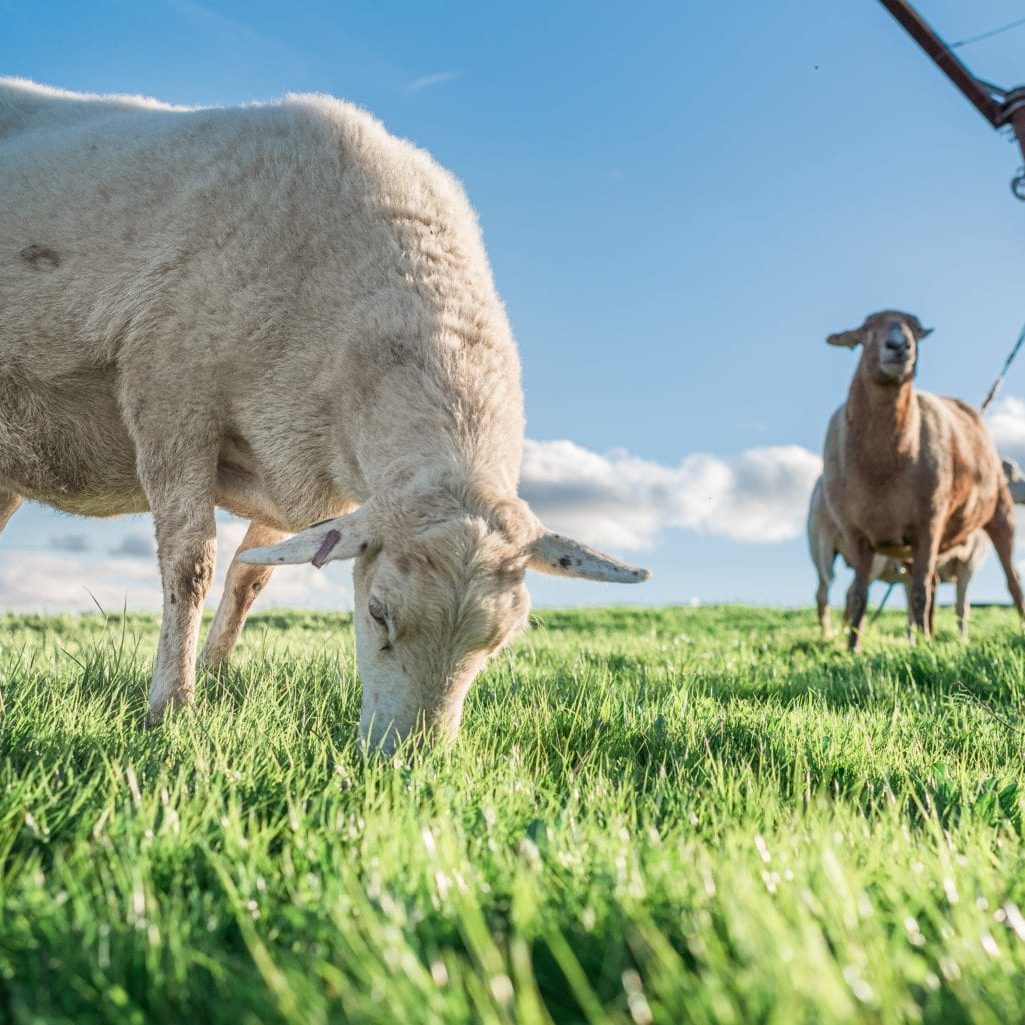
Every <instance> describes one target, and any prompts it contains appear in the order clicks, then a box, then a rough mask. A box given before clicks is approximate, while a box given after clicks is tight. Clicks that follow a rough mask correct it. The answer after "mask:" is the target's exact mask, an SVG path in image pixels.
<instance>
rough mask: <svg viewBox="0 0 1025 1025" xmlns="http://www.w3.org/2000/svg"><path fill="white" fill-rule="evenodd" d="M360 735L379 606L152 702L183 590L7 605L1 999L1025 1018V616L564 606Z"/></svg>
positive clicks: (46, 1008) (450, 1015) (257, 651)
mask: <svg viewBox="0 0 1025 1025" xmlns="http://www.w3.org/2000/svg"><path fill="white" fill-rule="evenodd" d="M538 618H539V622H538V624H537V626H536V628H535V629H534V630H533V631H532V632H531V633H530V634H529V635H528V636H526V637H525V638H523V639H522V640H520V641H519V642H518V643H517V644H516V645H515V646H514V647H513V649H512V650H510V651H509V652H507V653H505V654H504V655H502V656H500V657H499V658H498V659H497V660H495V662H494V663H492V665H491V666H490V667H489V669H488V670H487V671H486V672H485V673H484V674H483V675H482V676H481V678H480V679H479V680H478V682H477V684H476V686H475V688H474V691H473V693H472V695H471V698H470V700H469V701H468V703H467V709H466V716H465V721H464V727H463V732H462V734H461V737H460V741H459V743H458V745H457V746H456V748H455V749H454V750H453V751H451V752H450V753H448V754H445V753H442V752H427V753H422V754H421V755H419V756H418V757H416V758H413V759H407V760H406V761H404V762H403V761H396V762H394V763H392V762H385V761H382V760H378V759H373V760H371V761H369V762H367V763H366V764H365V763H364V762H363V761H362V760H361V758H360V756H359V752H358V749H357V747H356V744H355V723H356V720H357V718H358V708H359V685H358V681H357V679H356V676H355V671H354V664H353V662H354V660H353V642H352V636H351V628H350V625H349V623H348V621H347V620H346V619H345V618H344V617H341V616H335V615H330V616H329V615H312V614H311V615H302V614H279V615H275V614H266V615H262V616H256V617H254V618H253V620H252V622H251V623H250V626H249V627H248V628H247V632H246V635H245V639H244V641H243V645H242V649H241V651H240V657H239V659H238V661H237V665H236V668H235V669H234V670H233V671H231V672H229V673H228V674H226V675H225V676H223V677H222V678H220V679H214V678H207V679H205V680H202V681H201V684H200V698H199V701H198V703H197V706H196V708H195V710H194V712H189V713H186V714H184V715H180V716H177V717H175V718H174V719H173V720H172V721H170V722H169V723H168V724H166V725H165V726H163V727H160V728H156V729H149V728H146V727H145V725H144V707H145V705H144V696H145V691H146V687H147V682H148V681H147V676H148V671H149V660H150V658H151V656H152V650H153V645H154V643H155V638H156V625H155V621H154V620H153V619H152V618H150V617H145V616H129V617H128V618H127V621H124V620H122V619H121V618H119V617H113V618H111V619H110V620H109V621H107V622H104V621H103V620H102V619H101V618H100V617H98V616H95V617H90V616H86V617H83V618H78V619H73V618H40V617H29V616H6V617H3V618H2V620H0V643H2V648H0V702H2V709H0V716H2V717H0V898H2V899H0V909H2V910H0V1022H3V1023H6V1022H18V1023H21V1022H48V1023H49V1022H61V1021H75V1022H93V1021H96V1022H99V1021H108V1022H117V1023H122V1022H165V1021H166V1022H175V1023H183V1022H184V1023H186V1025H191V1023H200V1022H225V1023H229V1022H230V1023H232V1025H237V1023H245V1022H294V1023H297V1025H298V1023H302V1025H311V1023H319V1022H349V1021H351V1022H365V1023H378V1022H379V1023H382V1025H383V1023H388V1025H391V1023H396V1022H397V1023H403V1025H405V1023H410V1025H412V1023H418V1022H431V1023H434V1022H483V1023H491V1022H494V1023H508V1022H524V1023H534V1022H536V1023H542V1022H560V1023H561V1022H587V1023H592V1025H598V1023H606V1022H607V1023H624V1025H625V1023H629V1022H634V1023H638V1025H643V1023H645V1022H651V1021H654V1022H666V1023H673V1025H675V1023H684V1022H700V1023H711V1022H735V1023H738V1025H751V1023H761V1022H765V1023H770V1022H771V1023H779V1025H794V1023H803V1022H807V1023H831V1022H848V1021H849V1022H880V1023H881V1022H980V1023H984V1022H993V1023H999V1025H1008V1023H1013V1022H1017V1021H1021V1020H1023V1014H1025V1012H1023V1009H1022V1008H1023V1000H1022V994H1023V992H1025V917H1023V916H1025V912H1023V911H1021V910H1019V908H1025V863H1023V846H1022V830H1023V822H1025V818H1023V814H1025V764H1023V758H1022V749H1023V732H1022V730H1023V729H1025V726H1023V722H1022V701H1023V698H1025V645H1023V641H1022V638H1021V635H1020V633H1019V630H1018V627H1017V626H1016V624H1015V622H1014V620H1013V619H1012V617H1011V616H1010V614H1009V613H1007V612H1006V611H1004V610H1000V609H987V610H982V611H979V612H977V613H976V616H975V621H974V624H973V626H974V639H973V641H972V642H971V643H970V644H969V645H964V644H962V643H960V642H959V641H958V640H957V639H956V638H955V637H954V634H953V621H952V614H951V613H950V612H949V611H948V610H943V611H942V612H941V615H940V620H941V632H940V637H939V640H938V641H937V642H936V643H935V644H933V645H930V646H925V645H920V646H918V647H909V646H908V645H907V644H906V643H905V642H904V641H903V640H902V639H901V638H900V636H899V634H900V631H901V625H900V618H899V617H898V616H897V614H895V613H894V614H888V615H887V616H885V617H884V618H883V619H882V620H881V622H880V625H879V628H878V629H877V630H876V631H874V633H873V635H872V637H871V639H870V640H869V641H868V642H867V644H866V651H865V653H864V654H862V655H860V656H855V657H850V656H848V655H847V654H846V653H845V652H844V651H842V650H841V647H840V645H839V644H838V643H837V644H835V645H827V644H823V643H821V642H820V641H819V639H818V636H817V627H816V626H815V624H814V616H813V614H812V613H811V612H810V611H799V612H784V611H772V610H757V609H750V608H741V607H734V608H707V609H676V608H671V609H657V610H631V609H600V610H590V611H577V612H549V613H542V614H541V615H540V616H539V617H538Z"/></svg>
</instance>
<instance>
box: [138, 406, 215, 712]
mask: <svg viewBox="0 0 1025 1025" xmlns="http://www.w3.org/2000/svg"><path fill="white" fill-rule="evenodd" d="M136 451H137V460H138V472H139V480H140V482H141V483H142V486H143V488H144V489H145V492H146V497H147V499H148V500H149V506H150V509H151V510H152V512H153V523H154V527H155V528H156V536H157V560H158V562H159V564H160V579H161V584H162V586H163V592H164V602H163V615H162V618H161V621H160V641H159V644H158V646H157V660H156V665H155V667H154V669H153V680H152V684H151V686H150V692H149V707H150V715H151V716H152V718H153V719H154V720H160V719H162V718H163V716H164V713H165V711H166V710H167V708H168V706H169V705H170V706H176V705H184V704H188V703H189V702H190V701H191V700H192V697H193V695H194V693H195V688H196V644H197V641H198V640H199V626H200V621H201V619H202V614H203V602H204V601H205V600H206V596H207V593H208V592H209V590H210V584H211V583H212V581H213V573H214V555H215V552H216V545H217V529H216V524H215V522H214V494H215V490H214V489H215V485H216V467H217V448H216V444H213V445H210V446H204V445H203V443H202V440H201V439H199V438H195V437H191V438H190V437H189V436H188V435H184V436H183V435H180V434H176V432H175V431H173V430H168V428H167V425H166V424H164V425H162V426H161V427H160V429H159V430H157V431H148V432H146V435H145V436H144V437H142V438H139V439H138V440H137V442H136Z"/></svg>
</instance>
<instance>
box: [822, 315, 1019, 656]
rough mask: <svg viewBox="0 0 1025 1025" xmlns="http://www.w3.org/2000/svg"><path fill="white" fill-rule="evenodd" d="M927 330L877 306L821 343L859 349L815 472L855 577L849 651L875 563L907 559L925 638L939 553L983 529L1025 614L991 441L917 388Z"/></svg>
mask: <svg viewBox="0 0 1025 1025" xmlns="http://www.w3.org/2000/svg"><path fill="white" fill-rule="evenodd" d="M928 334H929V331H928V330H926V329H925V328H923V327H922V325H921V324H920V323H919V321H918V318H917V317H914V316H912V315H911V314H908V313H901V312H899V311H896V310H884V311H882V312H880V313H873V314H872V315H871V316H869V317H867V318H866V320H865V322H864V323H863V324H862V325H861V327H858V328H855V329H854V330H851V331H843V332H840V333H838V334H834V335H830V336H829V338H827V339H826V341H827V342H828V343H829V344H830V345H838V346H845V347H847V348H853V347H855V346H858V345H860V346H861V349H862V352H861V359H860V360H859V362H858V367H857V370H856V371H855V373H854V378H853V380H852V381H851V386H850V390H849V392H848V395H847V401H846V402H845V403H844V405H843V406H841V407H840V408H839V409H838V410H837V411H836V413H834V414H833V417H832V419H831V420H830V422H829V429H828V431H827V433H826V444H825V453H824V464H825V465H824V470H823V496H824V498H825V503H826V505H827V506H828V507H829V511H830V513H831V514H832V516H833V518H834V520H835V521H836V524H837V526H838V527H839V528H840V532H841V534H842V536H843V542H844V545H843V551H844V555H845V557H846V558H847V560H848V561H849V562H850V564H851V566H852V568H853V569H854V583H853V584H852V585H851V587H850V590H849V591H848V592H847V610H846V614H847V618H848V620H849V622H850V635H849V640H848V646H849V647H850V648H851V649H852V650H857V648H858V647H859V646H860V643H861V622H862V619H863V617H864V615H865V609H866V607H867V604H868V585H869V582H870V581H871V579H872V570H873V563H874V560H875V557H876V555H883V556H885V557H887V558H890V559H896V560H898V561H899V562H903V563H910V572H911V579H910V584H909V602H908V622H909V624H910V625H911V626H912V627H917V628H918V630H920V631H921V632H922V633H923V634H924V636H926V637H930V636H931V635H932V615H931V607H932V601H933V594H934V588H935V581H936V568H937V564H938V562H939V557H940V553H941V552H947V551H950V550H952V549H954V548H956V547H959V546H961V545H964V544H965V543H966V542H967V541H968V540H969V538H970V537H971V535H972V533H973V532H974V531H976V530H979V529H982V530H985V532H986V533H987V534H988V535H989V538H990V540H991V541H992V542H993V547H994V549H995V550H996V553H997V557H998V558H999V559H1000V564H1001V566H1002V567H1003V570H1004V575H1005V576H1006V579H1007V587H1008V590H1009V591H1010V593H1011V598H1012V600H1013V601H1014V604H1015V607H1016V608H1017V609H1018V612H1019V614H1020V615H1021V616H1022V617H1023V618H1025V602H1023V599H1022V590H1021V585H1020V582H1019V579H1018V571H1017V569H1016V568H1015V566H1014V560H1013V550H1014V506H1013V503H1012V501H1011V493H1010V490H1009V489H1008V485H1007V480H1006V479H1005V477H1004V474H1003V472H1002V471H1001V466H1000V457H999V456H998V455H997V451H996V448H995V446H994V445H993V440H992V438H990V436H989V432H988V431H987V430H986V428H985V426H984V425H983V423H982V420H981V418H980V416H979V414H978V412H976V411H975V410H974V409H972V407H971V406H969V405H968V404H967V403H964V402H961V401H960V400H958V399H951V398H942V397H940V396H937V395H932V394H930V393H929V392H921V391H918V390H917V389H916V388H915V387H914V384H913V379H914V376H915V369H916V366H917V362H918V345H919V343H920V342H921V341H922V339H923V338H925V337H926V336H927V335H928Z"/></svg>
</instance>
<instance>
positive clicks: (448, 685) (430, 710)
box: [240, 491, 649, 752]
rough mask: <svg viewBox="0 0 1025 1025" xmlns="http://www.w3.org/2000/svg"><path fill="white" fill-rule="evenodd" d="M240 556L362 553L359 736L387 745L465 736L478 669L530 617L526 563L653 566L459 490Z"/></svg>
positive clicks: (619, 573)
mask: <svg viewBox="0 0 1025 1025" xmlns="http://www.w3.org/2000/svg"><path fill="white" fill-rule="evenodd" d="M240 558H241V559H242V560H243V561H245V562H251V563H257V564H264V565H278V564H281V563H303V562H309V563H312V564H314V565H318V566H319V565H323V564H324V563H325V562H330V561H332V560H334V559H352V558H354V559H355V567H354V571H353V578H354V582H355V610H354V614H353V619H354V623H355V630H356V656H357V661H358V664H359V671H360V678H361V680H362V684H363V703H362V711H361V715H360V736H361V738H362V740H363V741H364V743H366V744H368V745H370V746H373V747H377V748H380V749H382V750H384V751H385V752H390V751H391V750H393V749H394V748H395V746H396V745H397V744H398V743H399V742H400V741H401V740H402V739H403V738H405V737H407V736H409V735H410V734H420V733H428V734H437V735H441V736H449V737H450V736H453V735H454V734H455V732H456V730H457V728H458V726H459V722H460V720H461V718H462V709H463V702H464V700H465V698H466V695H467V692H468V691H469V689H470V684H471V683H472V682H473V679H474V677H475V676H476V675H477V673H478V672H479V671H480V669H481V667H482V666H483V665H484V663H485V662H486V661H487V659H488V658H489V657H490V656H491V655H493V654H494V653H495V652H497V651H498V650H500V649H501V648H502V647H503V646H504V645H506V644H507V643H508V642H509V641H510V640H511V639H512V638H513V637H515V636H516V635H517V634H518V633H519V632H521V631H522V630H524V629H525V628H526V626H527V623H528V613H529V611H530V596H529V595H528V593H527V590H526V587H525V586H524V576H525V573H526V570H528V569H535V570H538V571H540V572H544V573H551V574H556V575H560V576H570V577H581V578H584V579H588V580H604V581H611V582H620V583H634V582H639V581H642V580H646V579H647V578H648V576H649V573H648V572H647V570H643V569H638V568H636V567H632V566H627V565H625V564H624V563H621V562H619V561H617V560H616V559H613V558H611V557H610V556H607V555H603V554H602V553H601V552H596V551H594V550H593V549H590V548H587V547H586V546H585V545H582V544H581V543H580V542H578V541H574V540H572V539H571V538H566V537H562V536H560V535H557V534H553V533H552V532H550V531H547V530H545V529H544V528H543V527H542V526H541V524H540V523H539V522H538V520H537V518H536V517H535V516H534V514H533V513H532V512H531V511H530V509H529V508H528V507H527V505H526V504H525V503H524V502H522V501H521V500H519V499H513V500H503V501H492V502H487V501H481V500H479V499H477V498H470V499H467V497H466V496H465V495H463V496H460V495H455V494H453V493H452V492H451V491H448V492H443V491H437V492H435V493H427V494H424V493H413V492H410V493H406V494H399V495H392V496H378V497H376V498H374V499H371V501H369V502H368V503H366V504H365V505H364V506H362V507H361V508H360V509H358V510H357V511H356V512H353V513H350V514H349V515H346V516H340V517H338V518H337V519H334V520H330V521H328V522H326V523H322V524H318V525H317V526H315V527H311V528H309V529H308V530H305V531H303V532H302V533H300V534H297V535H296V536H295V537H293V538H291V539H290V540H288V541H283V542H281V543H280V544H277V545H272V546H270V547H267V548H253V549H250V550H249V551H247V552H245V553H243V554H242V555H241V556H240Z"/></svg>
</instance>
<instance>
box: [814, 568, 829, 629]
mask: <svg viewBox="0 0 1025 1025" xmlns="http://www.w3.org/2000/svg"><path fill="white" fill-rule="evenodd" d="M815 605H816V607H817V608H818V613H819V626H820V627H822V636H823V637H825V638H826V639H827V640H829V638H831V637H832V636H833V624H832V622H831V621H830V612H829V584H828V583H827V582H826V581H825V580H823V579H822V578H821V577H819V588H818V590H817V591H816V592H815Z"/></svg>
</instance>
